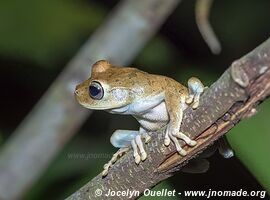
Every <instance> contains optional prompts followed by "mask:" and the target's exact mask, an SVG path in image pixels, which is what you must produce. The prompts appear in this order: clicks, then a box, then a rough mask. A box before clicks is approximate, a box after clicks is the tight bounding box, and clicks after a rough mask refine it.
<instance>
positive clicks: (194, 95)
mask: <svg viewBox="0 0 270 200" xmlns="http://www.w3.org/2000/svg"><path fill="white" fill-rule="evenodd" d="M205 88H206V87H204V85H203V84H202V82H201V81H200V80H199V79H198V78H195V77H191V78H189V80H188V90H189V96H188V98H187V99H186V103H187V104H191V103H192V108H193V109H196V108H197V107H198V106H199V102H200V96H201V94H202V93H203V91H204V89H205Z"/></svg>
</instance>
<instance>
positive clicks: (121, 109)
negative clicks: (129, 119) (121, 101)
mask: <svg viewBox="0 0 270 200" xmlns="http://www.w3.org/2000/svg"><path fill="white" fill-rule="evenodd" d="M129 106H130V105H126V106H122V107H118V108H111V109H106V111H108V112H109V113H117V114H124V113H127V112H128V111H129Z"/></svg>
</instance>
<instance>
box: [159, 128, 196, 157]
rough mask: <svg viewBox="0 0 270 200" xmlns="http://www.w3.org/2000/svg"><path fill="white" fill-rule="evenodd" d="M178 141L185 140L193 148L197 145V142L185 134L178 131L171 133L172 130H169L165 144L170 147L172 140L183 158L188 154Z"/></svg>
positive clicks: (167, 130)
mask: <svg viewBox="0 0 270 200" xmlns="http://www.w3.org/2000/svg"><path fill="white" fill-rule="evenodd" d="M178 139H181V140H184V141H185V143H186V144H187V145H189V146H191V147H193V146H195V145H196V144H197V142H196V141H195V140H192V139H190V138H189V137H188V136H186V135H185V134H184V133H182V132H178V131H171V129H170V128H167V129H166V133H165V140H164V144H165V146H168V145H169V144H170V141H171V140H172V141H173V143H174V145H175V148H176V150H177V151H178V153H179V154H180V155H181V156H185V155H186V154H187V152H186V151H185V150H184V149H183V148H182V147H181V145H180V143H179V141H178Z"/></svg>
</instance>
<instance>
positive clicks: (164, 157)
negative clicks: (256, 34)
mask: <svg viewBox="0 0 270 200" xmlns="http://www.w3.org/2000/svg"><path fill="white" fill-rule="evenodd" d="M269 95H270V39H268V40H267V41H266V42H265V43H263V44H262V45H260V46H259V47H258V48H256V49H255V50H253V51H252V52H250V53H249V54H247V55H246V56H244V57H242V58H241V59H239V60H237V61H235V62H233V63H232V65H231V66H230V67H229V68H228V69H227V70H226V71H225V72H224V73H223V75H222V76H221V77H220V78H219V79H218V80H217V81H216V82H215V83H214V84H213V85H212V86H211V87H210V88H209V89H208V90H206V92H205V93H204V94H203V95H202V98H201V102H200V103H201V104H200V106H199V108H198V109H196V110H195V111H194V110H192V109H191V108H188V109H187V110H186V111H185V115H184V119H183V122H182V126H181V130H182V131H183V132H185V133H189V136H190V137H191V138H193V139H196V140H197V141H198V145H197V146H196V147H195V148H192V147H188V146H186V145H185V144H184V143H182V146H183V147H184V149H185V150H186V151H188V155H187V156H185V157H181V156H180V155H179V154H178V153H177V152H176V150H175V147H174V145H173V144H171V145H170V146H169V147H165V146H164V145H163V140H164V137H163V134H161V133H162V130H160V131H159V133H153V134H152V140H151V141H150V142H149V143H148V144H147V145H145V146H146V151H147V152H148V158H147V159H146V160H145V161H144V162H142V163H140V164H139V165H136V164H135V162H134V158H133V155H132V152H131V151H129V152H128V153H127V154H126V155H124V156H123V157H122V158H121V159H120V160H119V161H117V162H116V163H115V165H114V166H112V168H111V169H110V171H109V174H108V175H107V176H106V177H105V178H102V176H101V175H98V176H97V177H95V178H94V179H92V180H91V181H90V182H88V183H87V184H86V185H85V186H83V187H82V188H81V189H79V190H78V191H76V192H75V193H74V194H73V195H71V196H70V197H68V198H67V199H68V200H74V199H76V200H80V199H104V198H105V197H104V196H103V195H104V194H106V193H107V191H108V190H109V189H110V190H112V191H127V190H129V191H133V190H134V191H139V192H140V194H142V192H143V191H144V190H145V189H147V188H152V187H153V186H155V185H156V184H158V183H159V182H160V181H162V180H164V179H167V178H168V177H170V176H173V175H174V173H175V172H177V171H179V170H180V168H181V167H182V166H184V165H185V164H186V163H187V162H188V161H189V160H190V159H192V158H194V157H195V156H196V155H198V154H199V153H201V152H202V151H203V150H204V149H206V148H207V147H208V146H210V145H211V144H213V142H214V141H216V140H217V139H218V138H219V137H221V136H222V135H224V134H225V133H227V132H228V131H229V130H230V129H231V128H233V127H234V126H235V125H236V124H237V123H238V122H240V121H241V120H242V119H245V118H248V117H250V116H252V115H253V114H255V113H256V112H255V111H256V107H257V105H258V104H259V103H260V102H262V101H263V100H264V99H265V98H267V97H268V96H269ZM97 189H99V191H98V192H100V191H101V192H102V195H101V196H97V195H96V194H95V193H96V191H97ZM136 198H137V196H133V197H132V198H131V199H136ZM110 199H124V198H120V197H110Z"/></svg>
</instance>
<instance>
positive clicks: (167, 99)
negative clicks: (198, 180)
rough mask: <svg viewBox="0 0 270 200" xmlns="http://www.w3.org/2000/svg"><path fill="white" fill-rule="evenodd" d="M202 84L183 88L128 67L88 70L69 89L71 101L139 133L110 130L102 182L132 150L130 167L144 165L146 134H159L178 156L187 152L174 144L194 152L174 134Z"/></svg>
mask: <svg viewBox="0 0 270 200" xmlns="http://www.w3.org/2000/svg"><path fill="white" fill-rule="evenodd" d="M205 88H206V87H205V86H204V85H203V84H202V82H201V81H200V80H199V79H198V78H196V77H191V78H189V80H188V87H186V86H184V85H182V84H181V83H179V82H177V81H176V80H174V79H172V78H169V77H167V76H163V75H156V74H150V73H147V72H144V71H142V70H139V69H137V68H134V67H121V66H116V65H113V64H111V63H110V62H109V61H107V60H99V61H97V62H95V63H94V64H93V66H92V70H91V75H90V77H89V78H88V79H87V80H85V81H83V82H82V83H80V84H78V85H77V86H76V88H75V92H74V94H75V98H76V100H77V101H78V102H79V104H81V105H82V106H83V107H85V108H88V109H91V110H104V111H107V112H109V113H112V114H121V115H131V116H133V117H134V118H135V119H136V120H137V121H138V123H139V126H140V127H139V130H121V129H119V130H116V131H115V132H113V134H112V136H111V138H110V142H111V144H112V145H113V146H114V147H116V148H119V150H118V151H117V152H116V153H115V154H114V155H113V156H112V158H111V160H110V161H109V162H108V163H106V164H105V165H104V169H103V172H102V175H103V176H106V175H107V174H108V171H109V168H110V167H111V166H112V165H113V164H114V163H115V162H116V161H117V160H118V159H119V157H121V156H122V155H123V154H124V153H126V152H127V151H128V150H129V149H130V148H132V149H133V157H134V160H135V163H136V164H139V163H140V162H142V161H145V160H146V158H147V152H146V151H145V148H144V145H147V143H148V142H149V141H150V140H151V134H150V133H153V132H156V131H158V130H160V129H162V128H163V129H164V145H165V146H167V147H168V146H169V145H170V143H173V144H174V145H175V148H176V150H177V152H178V153H179V154H180V155H181V156H186V154H187V152H186V151H185V150H184V149H183V148H182V147H181V145H180V143H179V142H180V141H181V140H182V141H184V142H185V143H186V144H187V145H188V146H190V147H194V146H196V144H197V142H196V141H195V140H193V139H191V138H190V137H189V136H188V134H185V133H183V132H181V131H180V127H181V123H182V120H183V113H184V111H185V110H186V109H187V108H188V107H191V108H192V109H196V108H198V106H199V104H200V97H201V95H202V93H203V92H204V90H205Z"/></svg>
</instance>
